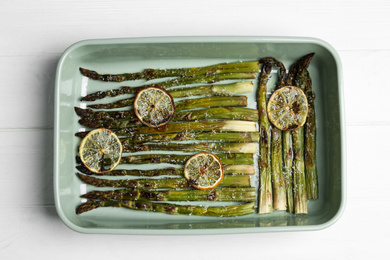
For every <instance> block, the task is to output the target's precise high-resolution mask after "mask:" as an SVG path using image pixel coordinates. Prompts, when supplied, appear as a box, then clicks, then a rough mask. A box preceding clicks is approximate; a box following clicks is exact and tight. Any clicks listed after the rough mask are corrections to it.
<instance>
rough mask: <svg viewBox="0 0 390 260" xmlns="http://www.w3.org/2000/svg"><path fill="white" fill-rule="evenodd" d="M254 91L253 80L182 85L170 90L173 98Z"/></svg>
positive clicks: (227, 94)
mask: <svg viewBox="0 0 390 260" xmlns="http://www.w3.org/2000/svg"><path fill="white" fill-rule="evenodd" d="M252 91H253V82H252V81H243V82H236V83H232V84H218V85H202V86H195V87H182V88H175V89H172V90H169V94H171V96H172V97H173V98H182V97H191V96H232V95H237V94H243V93H248V92H252Z"/></svg>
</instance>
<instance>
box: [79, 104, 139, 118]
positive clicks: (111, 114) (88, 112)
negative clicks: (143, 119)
mask: <svg viewBox="0 0 390 260" xmlns="http://www.w3.org/2000/svg"><path fill="white" fill-rule="evenodd" d="M74 110H75V112H76V114H77V115H78V116H80V117H82V118H89V119H91V120H103V119H109V120H114V119H136V120H138V119H137V117H136V116H135V113H134V110H126V111H94V110H92V109H89V108H86V109H84V108H80V107H74Z"/></svg>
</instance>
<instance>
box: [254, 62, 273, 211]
mask: <svg viewBox="0 0 390 260" xmlns="http://www.w3.org/2000/svg"><path fill="white" fill-rule="evenodd" d="M271 69H272V65H271V64H270V63H265V64H264V65H263V67H262V69H261V73H260V79H259V88H258V92H257V106H258V109H259V119H260V121H259V126H260V156H259V166H260V187H259V188H260V191H259V214H264V213H271V212H272V207H273V205H272V183H271V157H270V154H271V153H270V148H271V147H270V141H271V136H270V135H271V133H270V124H269V120H268V115H267V97H266V94H267V82H268V77H269V75H270V73H271Z"/></svg>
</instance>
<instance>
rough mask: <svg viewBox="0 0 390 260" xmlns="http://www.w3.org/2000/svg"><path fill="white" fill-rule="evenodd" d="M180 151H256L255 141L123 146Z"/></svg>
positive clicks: (125, 148)
mask: <svg viewBox="0 0 390 260" xmlns="http://www.w3.org/2000/svg"><path fill="white" fill-rule="evenodd" d="M156 150H157V151H182V152H210V153H256V152H257V144H256V143H215V142H204V143H190V144H189V143H184V144H183V143H162V144H135V145H134V144H127V145H124V146H123V152H124V153H129V152H130V153H134V152H139V151H156Z"/></svg>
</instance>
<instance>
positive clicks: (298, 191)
mask: <svg viewBox="0 0 390 260" xmlns="http://www.w3.org/2000/svg"><path fill="white" fill-rule="evenodd" d="M313 55H314V54H313V53H311V54H308V55H305V56H304V57H302V58H301V59H300V61H299V67H298V70H297V75H296V78H295V85H296V86H297V87H300V88H301V89H302V90H303V91H305V89H306V83H307V80H306V75H305V74H306V73H305V71H306V70H307V67H308V66H309V64H310V61H311V59H312V58H313ZM292 137H293V151H294V159H293V171H294V177H293V179H294V212H295V213H296V214H307V212H308V210H307V193H306V178H305V161H304V128H303V127H301V128H298V129H297V130H294V131H292Z"/></svg>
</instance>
